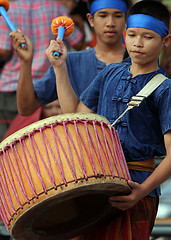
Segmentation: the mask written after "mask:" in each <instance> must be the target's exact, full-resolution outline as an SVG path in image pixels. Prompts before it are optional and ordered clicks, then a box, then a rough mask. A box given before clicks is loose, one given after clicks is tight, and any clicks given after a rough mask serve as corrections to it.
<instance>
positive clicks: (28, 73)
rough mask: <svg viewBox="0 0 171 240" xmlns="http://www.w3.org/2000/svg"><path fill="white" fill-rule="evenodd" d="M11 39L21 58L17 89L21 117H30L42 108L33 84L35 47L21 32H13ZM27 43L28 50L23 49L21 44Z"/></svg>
mask: <svg viewBox="0 0 171 240" xmlns="http://www.w3.org/2000/svg"><path fill="white" fill-rule="evenodd" d="M10 37H11V38H12V41H13V47H14V49H15V51H16V52H17V54H18V56H19V58H20V65H21V69H20V76H19V81H18V87H17V105H18V112H19V114H20V115H24V116H26V115H30V114H32V113H33V112H34V111H35V110H36V109H37V108H39V107H40V102H39V100H38V98H37V97H36V94H35V92H34V87H33V83H32V70H31V67H32V60H33V46H32V43H31V41H30V39H29V38H27V37H26V36H25V35H24V34H23V33H22V32H20V31H19V30H17V31H14V32H11V33H10ZM22 43H25V44H26V46H27V49H26V50H25V49H22V47H21V44H22Z"/></svg>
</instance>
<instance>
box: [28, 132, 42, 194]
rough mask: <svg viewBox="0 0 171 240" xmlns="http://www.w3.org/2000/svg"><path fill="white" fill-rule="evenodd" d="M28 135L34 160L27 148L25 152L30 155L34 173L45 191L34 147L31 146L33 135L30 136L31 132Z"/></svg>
mask: <svg viewBox="0 0 171 240" xmlns="http://www.w3.org/2000/svg"><path fill="white" fill-rule="evenodd" d="M28 137H29V140H30V144H31V148H32V152H33V156H34V160H35V161H34V160H33V159H32V157H31V155H30V153H29V151H28V149H27V153H28V155H29V157H30V159H31V162H32V164H33V166H34V168H35V170H36V174H37V176H38V177H39V179H40V182H41V184H42V187H43V189H44V191H45V193H46V186H45V183H44V181H43V179H42V176H41V173H40V168H39V166H38V161H37V157H36V153H35V149H34V147H33V141H34V140H33V138H34V137H33V136H31V134H28ZM35 146H36V149H37V145H36V144H35ZM34 162H35V163H34ZM35 164H36V165H35Z"/></svg>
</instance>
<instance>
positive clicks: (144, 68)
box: [130, 63, 159, 77]
mask: <svg viewBox="0 0 171 240" xmlns="http://www.w3.org/2000/svg"><path fill="white" fill-rule="evenodd" d="M158 69H159V66H158V63H153V64H146V65H140V64H136V63H132V65H131V68H130V72H131V73H132V77H135V76H136V75H138V74H146V73H150V72H153V71H157V70H158Z"/></svg>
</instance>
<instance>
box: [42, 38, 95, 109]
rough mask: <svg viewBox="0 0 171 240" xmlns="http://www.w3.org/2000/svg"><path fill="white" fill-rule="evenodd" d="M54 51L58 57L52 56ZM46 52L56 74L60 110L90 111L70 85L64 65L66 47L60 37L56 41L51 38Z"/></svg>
mask: <svg viewBox="0 0 171 240" xmlns="http://www.w3.org/2000/svg"><path fill="white" fill-rule="evenodd" d="M55 51H57V52H58V53H59V54H60V57H59V58H58V59H55V58H54V57H53V53H54V52H55ZM46 54H47V56H48V59H49V61H50V63H51V64H52V66H53V68H54V72H55V75H56V87H57V93H58V99H59V102H60V106H61V109H62V112H63V113H73V112H92V111H91V110H90V109H88V108H87V107H86V106H85V105H84V104H83V103H82V102H80V101H79V99H78V97H77V96H76V94H75V92H74V90H73V88H72V86H71V83H70V80H69V75H68V70H67V66H66V59H67V49H66V47H65V46H64V44H63V42H62V41H61V40H60V38H57V41H55V40H52V41H51V42H50V45H49V47H48V48H47V50H46Z"/></svg>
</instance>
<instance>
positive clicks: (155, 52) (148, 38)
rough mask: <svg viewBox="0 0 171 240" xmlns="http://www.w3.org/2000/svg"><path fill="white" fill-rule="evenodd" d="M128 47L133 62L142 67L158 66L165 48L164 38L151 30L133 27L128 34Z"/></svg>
mask: <svg viewBox="0 0 171 240" xmlns="http://www.w3.org/2000/svg"><path fill="white" fill-rule="evenodd" d="M125 42H126V47H127V51H128V53H129V56H130V57H131V59H132V62H134V63H136V64H140V65H144V64H152V65H154V64H158V58H159V55H160V52H161V50H162V48H163V46H164V40H162V37H161V36H160V35H159V34H158V33H156V32H154V31H152V30H149V29H146V28H138V27H131V28H128V29H127V32H126V40H125Z"/></svg>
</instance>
